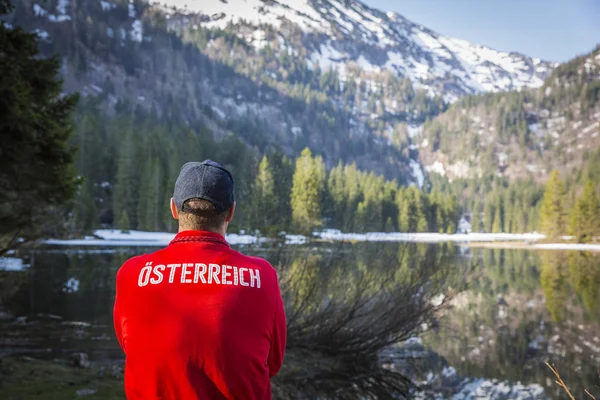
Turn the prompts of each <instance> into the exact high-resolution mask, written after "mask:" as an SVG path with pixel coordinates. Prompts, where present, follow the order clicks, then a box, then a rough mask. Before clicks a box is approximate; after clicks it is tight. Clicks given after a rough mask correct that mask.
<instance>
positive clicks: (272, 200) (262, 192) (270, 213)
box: [252, 155, 279, 235]
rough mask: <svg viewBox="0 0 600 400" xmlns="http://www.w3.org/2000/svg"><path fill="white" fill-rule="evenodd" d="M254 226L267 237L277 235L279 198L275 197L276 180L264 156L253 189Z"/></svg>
mask: <svg viewBox="0 0 600 400" xmlns="http://www.w3.org/2000/svg"><path fill="white" fill-rule="evenodd" d="M252 201H253V203H254V204H253V207H252V213H253V214H254V215H253V218H252V220H253V223H252V226H253V227H256V228H257V229H258V230H260V231H261V232H262V233H263V234H265V235H272V234H274V233H276V232H275V231H276V229H277V227H276V222H277V218H278V217H279V215H278V214H277V213H278V211H277V197H276V195H275V180H274V178H273V171H272V169H271V164H270V163H269V159H268V158H267V156H266V155H265V156H263V158H262V160H261V162H260V164H259V165H258V173H257V175H256V180H255V181H254V186H253V187H252Z"/></svg>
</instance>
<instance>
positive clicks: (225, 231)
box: [178, 225, 227, 237]
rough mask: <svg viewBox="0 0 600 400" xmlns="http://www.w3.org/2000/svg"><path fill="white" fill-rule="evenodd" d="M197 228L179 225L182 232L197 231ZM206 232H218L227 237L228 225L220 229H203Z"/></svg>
mask: <svg viewBox="0 0 600 400" xmlns="http://www.w3.org/2000/svg"><path fill="white" fill-rule="evenodd" d="M195 230H197V229H190V228H186V227H183V226H181V225H180V226H179V231H178V232H179V233H181V232H185V231H195ZM202 230H203V231H205V232H213V233H218V234H219V235H221V236H223V237H225V234H226V233H227V227H225V226H223V227H222V228H221V229H218V230H214V229H202Z"/></svg>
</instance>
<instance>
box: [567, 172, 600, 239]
mask: <svg viewBox="0 0 600 400" xmlns="http://www.w3.org/2000/svg"><path fill="white" fill-rule="evenodd" d="M571 232H572V234H573V235H574V236H575V237H576V239H577V241H578V242H580V243H588V242H591V241H593V240H594V237H596V236H599V235H600V203H599V201H598V197H597V195H596V189H595V188H594V184H593V182H592V181H588V182H587V184H586V185H585V187H584V190H583V194H582V195H581V197H580V198H579V199H578V200H577V202H576V203H575V207H574V208H573V211H572V212H571Z"/></svg>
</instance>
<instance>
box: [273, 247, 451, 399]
mask: <svg viewBox="0 0 600 400" xmlns="http://www.w3.org/2000/svg"><path fill="white" fill-rule="evenodd" d="M397 249H398V248H397V247H390V246H383V245H354V246H345V245H339V246H338V247H337V248H335V249H331V248H329V249H325V248H306V249H298V250H297V251H293V252H291V253H285V252H283V253H281V254H280V255H279V256H278V257H277V259H276V260H275V263H274V264H275V265H277V268H278V269H279V271H280V282H281V286H282V295H283V297H284V302H285V304H286V312H287V318H288V348H287V353H286V360H285V363H284V367H283V369H282V371H281V372H280V374H279V375H278V376H277V377H276V378H275V380H274V394H275V395H276V397H277V398H288V399H296V398H319V399H357V398H365V399H366V398H392V396H395V397H396V398H408V393H409V390H410V388H411V386H412V385H411V381H410V380H409V379H408V378H407V377H405V376H403V375H401V374H400V373H398V372H395V371H392V370H390V369H386V368H384V367H383V366H382V362H381V360H380V352H381V350H383V349H385V348H388V347H389V346H391V345H393V344H395V343H399V342H402V341H404V340H406V339H408V338H410V337H412V336H415V335H417V334H420V333H422V331H423V329H424V328H425V329H427V327H432V326H436V325H437V323H436V316H437V315H438V312H439V311H440V310H441V308H442V307H444V306H445V305H446V304H447V302H448V300H449V299H450V297H451V294H452V293H451V290H452V289H450V288H455V289H456V288H457V283H458V282H460V280H458V279H457V277H458V275H459V274H456V272H457V271H456V268H455V270H454V271H453V272H454V273H453V274H452V276H451V275H450V274H449V271H450V269H449V268H448V267H449V266H450V261H454V262H456V261H455V260H452V257H451V254H453V253H452V252H448V251H438V250H439V249H438V248H436V247H431V246H430V247H427V248H425V247H421V248H419V247H417V246H414V245H404V246H401V248H400V250H397ZM421 249H422V250H423V251H421ZM440 294H443V295H444V296H443V297H442V296H440ZM434 298H436V299H437V300H438V301H434V300H433V299H434Z"/></svg>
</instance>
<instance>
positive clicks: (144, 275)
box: [138, 262, 152, 287]
mask: <svg viewBox="0 0 600 400" xmlns="http://www.w3.org/2000/svg"><path fill="white" fill-rule="evenodd" d="M150 271H152V262H148V263H146V266H145V267H144V268H142V270H141V271H140V276H139V277H138V286H139V287H142V286H146V285H147V284H148V281H149V280H150Z"/></svg>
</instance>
